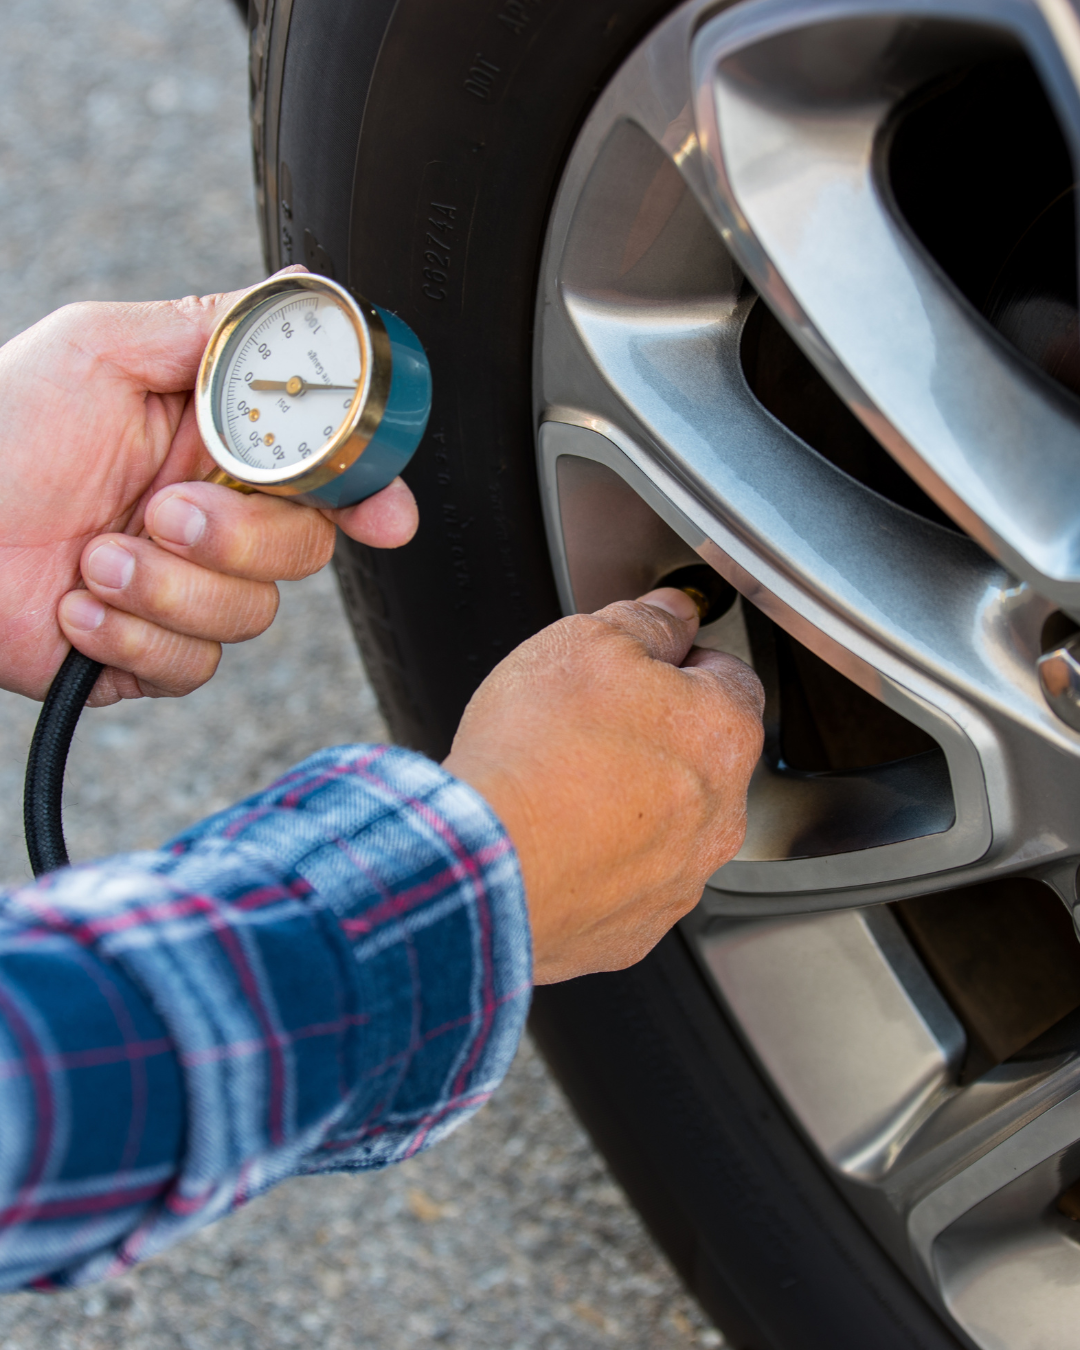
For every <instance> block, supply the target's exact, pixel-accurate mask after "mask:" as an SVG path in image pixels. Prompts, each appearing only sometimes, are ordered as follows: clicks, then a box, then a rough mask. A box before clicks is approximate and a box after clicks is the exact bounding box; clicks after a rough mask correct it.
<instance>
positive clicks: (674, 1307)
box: [0, 0, 721, 1350]
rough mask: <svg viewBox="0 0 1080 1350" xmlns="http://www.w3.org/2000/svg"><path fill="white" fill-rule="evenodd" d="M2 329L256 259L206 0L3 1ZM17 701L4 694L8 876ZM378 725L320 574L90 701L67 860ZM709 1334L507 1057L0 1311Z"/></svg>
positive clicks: (569, 1335) (517, 1346)
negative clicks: (491, 1078)
mask: <svg viewBox="0 0 1080 1350" xmlns="http://www.w3.org/2000/svg"><path fill="white" fill-rule="evenodd" d="M4 17H5V32H4V43H3V45H2V47H0V212H2V218H3V220H4V226H5V248H4V250H3V253H2V254H0V277H2V282H3V291H4V295H5V304H4V305H3V307H2V309H0V338H3V339H6V338H8V337H11V336H12V335H13V334H15V333H17V332H19V331H20V330H21V329H22V328H24V327H26V326H27V325H28V324H30V323H32V322H34V320H35V319H37V318H39V317H40V316H41V315H43V314H45V313H47V312H48V311H49V310H51V309H54V308H55V307H56V306H57V305H60V304H63V303H64V302H66V301H69V300H75V299H94V298H98V299H131V298H139V299H152V298H159V297H160V298H163V297H167V296H177V295H183V294H186V293H189V292H192V291H212V290H219V289H225V288H228V287H232V286H238V285H243V284H245V283H248V282H251V281H254V280H255V279H257V278H258V277H259V276H260V275H261V269H260V262H259V255H258V245H257V239H256V229H255V222H254V213H253V210H252V205H251V190H250V159H249V152H248V146H247V129H246V106H245V99H246V72H245V55H246V53H245V46H244V38H243V34H242V32H241V29H240V25H239V23H238V20H237V18H236V15H235V13H234V12H233V10H232V7H231V6H230V5H228V4H227V3H226V0H138V3H136V0H96V3H94V4H93V5H88V4H85V3H80V2H79V0H7V3H6V5H5V9H4ZM35 712H36V710H35V708H34V707H32V706H31V705H29V704H26V703H24V701H23V700H20V699H18V698H16V697H14V696H13V695H8V694H2V693H0V797H2V810H0V831H2V840H0V844H2V851H0V857H2V859H3V868H4V874H3V876H4V879H5V880H7V881H19V880H22V879H23V878H24V877H26V876H27V875H28V868H27V865H26V862H25V857H24V853H23V846H22V838H21V830H20V816H21V808H20V802H19V793H20V787H21V776H22V764H23V759H24V757H25V753H26V747H27V744H28V741H29V737H30V732H31V730H32V724H33V719H34V716H35ZM381 734H382V728H381V723H380V720H379V716H378V711H377V709H376V707H375V703H374V700H373V698H372V696H371V692H370V689H369V688H368V686H367V683H366V681H365V679H364V675H363V671H362V668H361V666H360V663H359V660H358V659H357V656H356V653H355V650H354V648H353V646H352V642H351V639H350V636H349V634H348V631H347V629H346V626H345V623H344V620H343V618H342V615H341V610H340V606H339V603H338V599H337V595H336V591H335V589H334V586H333V583H332V581H331V579H330V578H329V577H328V576H325V575H324V576H320V577H316V578H312V579H311V580H309V581H306V582H302V583H298V584H295V585H290V586H288V587H284V588H283V603H282V611H281V615H280V617H279V618H278V620H277V622H276V624H275V625H274V627H273V628H272V629H271V630H270V632H269V633H268V634H266V635H265V636H264V637H262V638H260V639H259V640H258V641H256V642H253V643H249V644H247V645H246V646H244V647H240V648H234V649H232V650H230V651H228V652H227V653H226V657H225V660H224V661H223V663H222V667H221V670H220V671H219V673H218V675H217V676H216V677H215V678H214V680H213V681H212V682H211V683H210V684H209V685H208V686H207V687H206V688H205V689H203V690H200V691H199V692H198V693H197V694H194V695H192V696H191V697H189V698H187V699H184V700H182V701H179V702H176V703H166V702H157V703H149V702H138V703H127V704H121V705H118V706H117V707H114V708H106V709H96V710H94V711H92V712H90V713H88V714H87V715H86V716H85V718H84V719H83V723H82V725H81V727H80V731H79V735H78V740H77V744H76V746H75V749H74V752H73V756H72V764H71V770H70V772H69V786H70V790H69V794H68V803H67V820H68V839H69V844H70V846H71V851H72V855H73V856H74V857H76V858H86V857H91V856H93V855H94V854H96V853H101V852H108V851H112V850H116V849H125V848H133V847H141V846H144V845H152V844H155V843H157V842H160V841H161V840H162V839H164V838H165V837H167V836H168V834H170V833H171V832H173V831H175V830H177V829H180V828H182V827H183V826H184V825H186V824H188V823H189V822H190V821H192V820H194V819H197V818H198V817H199V816H201V815H204V814H206V813H207V812H209V811H212V810H215V809H217V808H218V807H220V806H223V805H225V804H226V803H227V802H229V801H232V800H234V799H235V798H236V797H238V796H240V795H242V794H243V793H245V792H246V791H248V790H249V789H250V788H252V787H254V786H256V785H258V784H260V783H263V782H265V781H266V780H267V779H268V778H269V777H270V776H271V775H273V774H274V773H276V772H278V771H279V770H281V769H284V768H285V767H287V766H288V765H289V764H291V763H293V762H294V761H295V760H297V759H300V758H302V757H303V756H304V755H305V754H307V753H308V752H310V751H311V750H313V749H315V748H317V747H318V746H320V745H325V744H329V743H333V742H340V741H351V740H364V739H378V738H379V737H380V735H381ZM428 1344H431V1345H457V1346H463V1347H465V1346H467V1347H470V1350H482V1348H483V1347H492V1348H493V1350H496V1348H497V1350H541V1348H543V1350H556V1347H559V1348H561V1350H591V1348H592V1347H602V1346H611V1345H618V1346H620V1347H625V1350H638V1347H640V1350H683V1347H690V1346H719V1345H720V1344H721V1340H720V1337H719V1336H718V1335H717V1333H716V1332H715V1331H713V1330H711V1329H710V1328H708V1327H707V1326H706V1324H705V1323H704V1322H703V1320H702V1318H701V1314H700V1313H699V1311H698V1310H697V1308H696V1307H695V1305H694V1304H693V1303H692V1302H691V1301H690V1300H689V1299H688V1298H687V1297H686V1295H685V1294H684V1293H683V1292H682V1290H681V1288H680V1286H679V1284H678V1282H677V1281H676V1280H675V1278H674V1276H673V1275H672V1273H671V1271H670V1269H669V1268H668V1266H667V1265H666V1263H665V1261H664V1260H663V1258H662V1257H661V1256H660V1254H659V1253H658V1252H657V1251H656V1249H655V1247H654V1246H653V1244H652V1243H651V1241H650V1240H649V1238H648V1237H647V1235H646V1234H645V1233H644V1232H643V1230H642V1228H641V1225H640V1223H639V1222H638V1220H637V1218H636V1216H635V1215H634V1213H633V1212H632V1211H631V1210H630V1209H629V1207H628V1206H627V1204H626V1202H625V1200H624V1199H623V1197H622V1195H621V1193H620V1192H619V1191H618V1189H617V1188H616V1187H615V1186H614V1185H613V1184H612V1182H611V1180H610V1178H609V1177H608V1176H607V1173H606V1172H605V1170H604V1167H603V1165H602V1164H601V1162H600V1160H599V1158H598V1157H597V1155H596V1154H595V1152H594V1151H593V1150H592V1148H591V1146H590V1145H589V1143H588V1141H587V1139H586V1138H585V1137H584V1135H583V1134H582V1132H581V1130H580V1129H579V1127H578V1126H577V1124H576V1122H575V1121H574V1119H573V1117H572V1116H571V1115H570V1114H569V1112H568V1110H567V1107H566V1104H565V1102H564V1101H563V1099H562V1097H561V1095H560V1093H559V1091H558V1089H557V1088H556V1087H555V1085H554V1084H553V1083H552V1081H551V1080H550V1078H549V1077H548V1075H547V1073H546V1072H545V1070H544V1068H543V1065H542V1064H541V1063H540V1061H539V1059H538V1058H537V1056H536V1055H535V1054H534V1053H533V1052H532V1051H531V1050H530V1048H529V1047H528V1046H525V1047H523V1049H522V1051H521V1054H520V1055H519V1056H518V1060H517V1063H516V1064H515V1066H514V1069H513V1071H512V1072H511V1075H510V1077H509V1079H508V1080H507V1082H506V1084H505V1086H504V1087H503V1089H502V1091H501V1092H500V1093H499V1094H498V1095H497V1097H496V1099H495V1101H494V1102H493V1103H492V1104H491V1106H489V1107H488V1108H487V1109H486V1110H485V1111H484V1112H482V1113H481V1114H480V1116H479V1117H478V1118H477V1119H476V1120H475V1121H474V1122H473V1123H472V1124H470V1125H469V1126H468V1127H466V1128H465V1129H464V1130H462V1131H460V1132H459V1133H458V1134H457V1135H455V1136H454V1137H453V1138H452V1139H451V1140H449V1141H448V1142H446V1143H444V1144H443V1145H442V1146H441V1147H440V1148H439V1149H437V1150H435V1151H434V1152H433V1153H431V1154H426V1155H424V1156H422V1157H419V1158H416V1159H413V1160H412V1161H411V1162H410V1163H408V1164H405V1165H404V1166H402V1167H399V1168H396V1169H392V1170H391V1171H388V1172H385V1173H377V1174H372V1175H370V1176H359V1177H330V1178H318V1179H312V1180H303V1181H295V1182H291V1183H288V1184H286V1185H284V1186H281V1187H279V1188H278V1189H277V1190H276V1191H275V1192H273V1193H272V1194H271V1195H269V1196H266V1197H264V1198H262V1199H260V1200H257V1201H255V1202H254V1203H253V1204H251V1205H250V1206H248V1207H247V1209H245V1210H243V1211H241V1212H240V1213H238V1214H236V1215H233V1216H231V1217H230V1218H228V1219H226V1220H224V1221H222V1222H220V1223H218V1224H216V1225H214V1226H213V1227H212V1228H210V1229H207V1230H205V1231H204V1232H203V1233H202V1234H201V1235H200V1236H199V1237H197V1238H196V1239H194V1240H193V1241H191V1242H188V1243H187V1244H186V1245H184V1246H181V1247H179V1248H177V1249H175V1250H174V1251H173V1252H171V1253H167V1254H165V1255H164V1256H162V1257H159V1258H157V1259H156V1260H154V1261H151V1262H148V1263H147V1264H146V1265H145V1266H143V1267H140V1268H138V1269H136V1270H135V1271H133V1272H131V1273H130V1274H129V1275H127V1276H125V1277H124V1278H122V1279H120V1280H116V1281H113V1282H111V1283H110V1284H107V1285H104V1286H101V1287H100V1288H98V1289H88V1290H82V1291H77V1292H71V1293H68V1294H63V1295H57V1296H51V1297H39V1296H36V1295H15V1296H11V1297H8V1298H6V1299H2V1300H0V1350H45V1347H48V1350H66V1348H67V1347H79V1350H96V1348H97V1347H115V1346H123V1347H125V1350H158V1347H161V1350H165V1347H170V1348H171V1347H175V1346H182V1347H184V1350H203V1347H210V1346H215V1347H216V1346H219V1345H235V1346H242V1347H251V1350H262V1347H271V1346H293V1345H303V1346H319V1347H326V1348H327V1350H337V1348H338V1347H342V1348H343V1347H356V1348H357V1350H360V1348H361V1347H363V1348H364V1350H398V1348H399V1347H400V1348H402V1350H404V1347H410V1348H411V1347H417V1346H423V1345H428Z"/></svg>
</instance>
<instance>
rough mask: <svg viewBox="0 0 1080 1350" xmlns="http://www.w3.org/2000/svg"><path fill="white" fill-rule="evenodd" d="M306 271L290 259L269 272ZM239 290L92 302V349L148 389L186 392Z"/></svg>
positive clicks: (171, 392)
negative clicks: (130, 301) (175, 297)
mask: <svg viewBox="0 0 1080 1350" xmlns="http://www.w3.org/2000/svg"><path fill="white" fill-rule="evenodd" d="M306 271H307V268H305V267H302V266H300V265H299V264H294V265H293V266H292V267H286V268H283V269H282V271H281V272H275V273H274V275H275V276H281V275H283V274H285V273H289V272H306ZM243 294H244V291H222V292H219V293H218V294H216V295H187V296H184V298H183V299H182V300H155V301H148V302H145V303H141V304H126V303H122V302H120V303H114V304H97V305H93V306H92V309H93V311H94V313H93V316H92V319H91V322H92V325H93V327H94V328H95V329H96V333H95V339H96V342H95V346H96V349H97V352H98V353H99V355H100V357H101V359H102V360H103V361H106V362H109V363H111V364H112V365H114V366H115V367H117V368H119V369H120V370H121V371H122V372H123V373H124V375H125V376H127V377H128V378H129V379H132V380H134V381H136V382H137V383H138V384H139V385H140V386H141V387H143V388H144V389H147V390H149V391H150V392H151V393H154V394H177V393H183V392H186V391H187V390H188V389H191V388H193V387H194V384H195V376H196V374H197V373H198V370H199V362H200V361H201V360H202V355H203V352H204V351H205V350H206V344H207V343H208V342H209V341H210V337H211V335H212V334H213V331H214V329H215V328H216V327H217V326H218V323H219V322H220V321H221V318H222V315H224V314H225V313H226V311H227V310H228V309H230V308H231V306H233V305H234V304H235V303H236V302H237V300H239V299H240V297H241V296H242V295H243ZM61 312H63V311H61Z"/></svg>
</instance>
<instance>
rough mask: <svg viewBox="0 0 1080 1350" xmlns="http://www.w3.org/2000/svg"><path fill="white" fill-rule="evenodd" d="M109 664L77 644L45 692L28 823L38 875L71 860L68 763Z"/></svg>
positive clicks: (33, 752)
mask: <svg viewBox="0 0 1080 1350" xmlns="http://www.w3.org/2000/svg"><path fill="white" fill-rule="evenodd" d="M103 669H104V666H103V665H102V664H101V662H100V661H91V660H90V658H89V657H88V656H83V654H82V652H77V651H76V650H75V649H74V648H72V649H71V651H70V652H68V654H67V656H66V657H65V658H64V664H63V665H62V666H61V667H60V669H59V670H58V671H57V672H56V678H55V679H54V680H53V682H52V684H51V685H50V686H49V692H48V693H47V694H46V695H45V703H44V705H43V706H42V709H41V714H40V716H39V717H38V720H37V726H36V727H35V728H34V739H33V740H32V741H31V742H30V754H29V755H28V757H27V760H26V783H25V785H24V787H23V826H24V828H25V830H26V851H27V852H28V853H29V854H30V866H31V867H32V868H33V869H34V876H36V877H39V876H41V874H42V873H43V872H55V871H56V869H57V868H58V867H66V866H67V863H68V855H67V844H65V843H64V819H63V800H62V799H63V793H64V766H65V765H66V764H67V757H68V750H70V748H71V738H72V736H74V734H75V727H76V724H77V723H78V721H79V718H80V717H81V715H82V710H83V708H84V707H85V706H86V700H87V699H88V698H89V697H90V691H91V689H93V687H94V684H95V682H96V681H97V677H98V676H99V675H100V674H101V672H102V670H103Z"/></svg>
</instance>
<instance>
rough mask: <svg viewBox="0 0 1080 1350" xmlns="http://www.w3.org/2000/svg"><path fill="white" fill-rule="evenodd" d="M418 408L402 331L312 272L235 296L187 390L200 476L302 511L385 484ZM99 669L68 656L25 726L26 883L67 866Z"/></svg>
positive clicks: (401, 459) (419, 394)
mask: <svg viewBox="0 0 1080 1350" xmlns="http://www.w3.org/2000/svg"><path fill="white" fill-rule="evenodd" d="M430 410H431V370H430V368H429V366H428V362H427V357H426V356H425V355H424V350H423V348H422V347H421V346H420V343H419V341H418V340H417V338H416V336H415V334H414V333H413V332H412V330H411V329H410V328H409V327H407V325H406V324H404V323H403V322H402V321H401V320H400V319H399V318H397V316H396V315H394V314H390V313H388V312H387V311H386V310H383V309H379V308H378V306H376V305H372V304H369V303H368V301H366V300H356V299H354V298H353V296H351V295H350V294H349V292H348V291H347V290H345V288H344V287H343V286H339V285H338V284H337V282H334V281H330V280H329V278H327V277H320V276H316V275H314V274H312V273H302V272H295V273H289V274H288V275H286V276H277V277H271V278H270V279H269V280H267V281H264V282H261V283H260V284H259V285H258V286H254V287H253V288H252V289H251V290H250V291H247V292H246V293H245V294H244V295H242V296H241V297H240V299H239V300H238V301H237V302H236V304H235V305H233V306H232V308H231V309H230V310H229V311H228V312H227V313H226V314H225V316H224V317H223V318H222V320H221V322H220V323H219V324H218V326H217V328H216V329H215V330H214V333H213V336H212V337H211V338H210V341H209V343H208V344H207V348H206V351H205V352H204V353H203V358H202V363H201V364H200V366H199V374H198V378H197V380H196V385H195V411H196V415H197V417H198V423H199V433H200V435H201V436H202V439H203V443H204V444H205V446H206V448H207V450H208V451H209V452H210V454H211V456H212V457H213V459H214V462H215V463H216V464H217V466H218V467H217V468H216V469H215V470H214V471H213V472H211V473H210V474H209V476H208V481H210V482H216V483H224V484H226V485H227V486H229V487H232V488H236V489H237V490H238V491H240V492H266V493H270V494H271V495H273V496H277V497H292V498H295V499H296V500H297V501H299V502H303V503H306V504H308V505H311V506H321V507H327V506H330V507H339V506H353V505H355V504H356V503H357V502H361V501H363V500H364V499H365V498H366V497H370V496H372V495H373V494H374V493H376V492H379V491H381V490H382V489H383V488H384V487H386V486H387V484H389V483H390V482H391V481H392V480H393V479H394V478H396V477H397V475H398V474H399V473H400V472H401V470H402V469H403V468H404V467H405V465H406V464H407V463H408V462H409V460H410V459H411V458H412V455H413V452H414V451H415V450H416V447H417V446H418V445H419V443H420V438H421V436H423V434H424V429H425V427H426V426H427V420H428V414H429V412H430ZM101 670H102V665H101V663H100V662H98V661H92V660H91V659H90V658H89V657H88V656H84V655H83V654H82V653H81V652H78V651H75V650H74V649H73V650H72V651H70V652H68V654H67V657H66V658H65V660H64V663H63V665H62V666H61V667H60V670H59V672H58V673H57V675H56V677H55V679H54V680H53V682H52V686H51V687H50V689H49V692H48V694H47V695H46V698H45V703H44V706H43V708H42V710H41V716H40V717H39V718H38V723H37V727H36V728H35V730H34V738H33V741H32V742H31V744H30V754H29V756H28V758H27V761H26V781H25V786H24V790H23V823H24V826H25V830H26V846H27V851H28V852H29V854H30V864H31V866H32V867H33V870H34V875H35V876H40V875H41V874H42V872H50V871H53V870H55V869H56V868H58V867H64V866H66V864H67V861H68V856H67V845H66V844H65V842H64V829H63V818H62V815H61V794H62V791H63V785H64V766H65V764H66V763H67V756H68V750H69V748H70V746H71V738H72V736H73V735H74V732H75V725H76V723H77V722H78V720H79V716H80V714H81V713H82V709H83V705H84V704H85V702H86V700H87V698H88V697H89V695H90V691H91V690H92V689H93V687H94V683H95V681H96V680H97V677H98V675H99V674H100V673H101Z"/></svg>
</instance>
